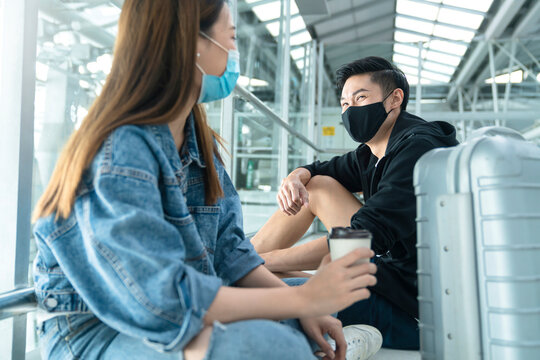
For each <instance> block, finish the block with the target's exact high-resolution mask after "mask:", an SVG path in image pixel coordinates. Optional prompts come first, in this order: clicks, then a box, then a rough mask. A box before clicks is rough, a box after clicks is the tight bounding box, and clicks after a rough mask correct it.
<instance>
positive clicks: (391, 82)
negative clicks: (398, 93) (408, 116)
mask: <svg viewBox="0 0 540 360" xmlns="http://www.w3.org/2000/svg"><path fill="white" fill-rule="evenodd" d="M366 73H371V81H373V82H374V83H375V84H378V85H379V86H380V87H381V89H382V92H383V96H386V95H388V94H389V93H390V92H391V91H393V90H394V89H397V88H400V89H401V90H403V102H402V103H401V110H406V109H407V103H408V102H409V82H408V81H407V78H406V77H405V74H404V73H403V71H401V70H400V69H398V68H397V67H396V66H394V65H393V64H392V63H391V62H390V61H388V60H386V59H383V58H381V57H378V56H368V57H366V58H363V59H359V60H356V61H353V62H352V63H349V64H346V65H343V66H341V67H340V68H339V69H338V70H337V71H336V77H337V83H336V86H337V90H338V94H340V96H341V92H342V90H343V86H345V82H346V81H347V79H348V78H350V77H351V76H354V75H360V74H366Z"/></svg>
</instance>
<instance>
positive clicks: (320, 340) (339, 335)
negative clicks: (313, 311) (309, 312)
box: [300, 315, 347, 360]
mask: <svg viewBox="0 0 540 360" xmlns="http://www.w3.org/2000/svg"><path fill="white" fill-rule="evenodd" d="M300 325H302V328H303V329H304V332H305V333H306V335H307V336H309V337H310V338H311V339H313V340H314V341H315V342H316V343H317V344H318V345H319V347H320V349H321V351H322V352H323V353H325V354H326V356H325V357H324V360H328V359H335V360H345V353H346V352H347V342H346V341H345V336H344V335H343V328H342V326H341V321H339V320H338V319H336V318H334V317H332V316H330V315H326V316H319V317H313V318H303V319H300ZM325 334H328V335H329V336H330V337H331V338H332V339H334V340H335V341H336V351H335V352H334V350H333V349H332V346H330V344H329V343H328V341H326V339H325V338H324V335H325Z"/></svg>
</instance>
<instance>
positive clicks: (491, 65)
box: [488, 41, 501, 126]
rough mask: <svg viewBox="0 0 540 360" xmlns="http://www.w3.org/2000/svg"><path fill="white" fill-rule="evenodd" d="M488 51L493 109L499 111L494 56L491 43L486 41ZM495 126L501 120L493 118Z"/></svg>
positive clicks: (498, 124) (499, 124)
mask: <svg viewBox="0 0 540 360" xmlns="http://www.w3.org/2000/svg"><path fill="white" fill-rule="evenodd" d="M488 52H489V71H490V74H491V78H492V79H493V82H492V83H491V93H492V96H493V111H494V112H495V113H498V112H499V94H498V92H497V83H496V82H495V75H496V74H495V57H494V55H493V43H492V42H491V41H489V42H488ZM495 126H501V121H500V120H499V119H495Z"/></svg>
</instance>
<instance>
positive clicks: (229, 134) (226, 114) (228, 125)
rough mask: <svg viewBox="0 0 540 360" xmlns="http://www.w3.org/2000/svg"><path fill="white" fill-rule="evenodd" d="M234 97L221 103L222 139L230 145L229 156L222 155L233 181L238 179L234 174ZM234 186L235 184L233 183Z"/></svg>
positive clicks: (227, 98) (224, 153)
mask: <svg viewBox="0 0 540 360" xmlns="http://www.w3.org/2000/svg"><path fill="white" fill-rule="evenodd" d="M234 125H235V124H234V96H233V95H231V96H228V97H226V98H225V99H223V100H222V102H221V126H220V129H221V137H222V138H223V139H224V140H225V142H226V143H227V144H228V145H229V148H228V151H229V154H227V153H226V152H225V151H223V152H222V153H221V158H222V159H223V162H224V163H225V164H224V165H225V170H226V171H227V173H228V174H229V177H230V178H231V179H234V178H236V173H235V172H234V160H235V155H236V136H235V132H234V131H235V127H234ZM233 184H235V183H234V182H233Z"/></svg>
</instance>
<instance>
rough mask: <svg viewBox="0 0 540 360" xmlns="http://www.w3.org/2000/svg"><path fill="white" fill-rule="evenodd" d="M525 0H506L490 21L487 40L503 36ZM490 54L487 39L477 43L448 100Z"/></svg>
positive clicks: (452, 97)
mask: <svg viewBox="0 0 540 360" xmlns="http://www.w3.org/2000/svg"><path fill="white" fill-rule="evenodd" d="M524 3H525V0H505V1H504V2H503V3H502V4H501V6H500V8H499V10H498V11H497V14H495V16H494V17H493V20H491V22H490V23H489V25H488V27H487V29H486V31H485V32H484V34H483V37H484V38H485V39H486V40H491V39H496V38H498V37H499V36H501V35H502V34H503V32H504V30H506V28H507V27H508V24H510V22H511V21H512V20H513V19H514V16H516V14H517V13H518V11H519V10H520V9H521V7H522V6H523V4H524ZM487 54H488V45H487V42H486V41H482V42H480V43H478V44H477V45H476V47H475V48H474V50H473V52H472V53H471V55H470V56H469V57H468V58H467V60H466V62H465V64H464V65H463V66H462V67H461V70H460V71H459V73H458V75H457V77H456V80H455V86H453V87H451V88H450V91H449V92H448V96H447V102H448V103H451V102H453V101H454V99H455V98H456V95H457V89H458V88H459V87H463V85H465V83H466V82H467V81H469V80H470V78H471V76H472V75H473V73H474V72H475V71H476V70H477V69H478V67H479V66H480V65H481V64H482V61H483V60H484V59H485V57H486V56H487Z"/></svg>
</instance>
